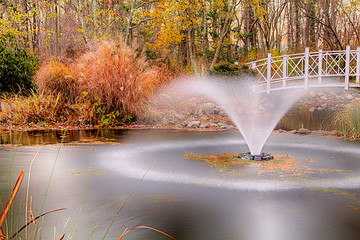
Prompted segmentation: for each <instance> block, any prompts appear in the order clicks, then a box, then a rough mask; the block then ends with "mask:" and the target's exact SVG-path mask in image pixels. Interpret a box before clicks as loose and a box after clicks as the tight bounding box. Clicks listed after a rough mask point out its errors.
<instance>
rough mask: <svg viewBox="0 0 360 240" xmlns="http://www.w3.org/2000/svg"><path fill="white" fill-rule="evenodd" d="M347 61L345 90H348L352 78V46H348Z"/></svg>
mask: <svg viewBox="0 0 360 240" xmlns="http://www.w3.org/2000/svg"><path fill="white" fill-rule="evenodd" d="M345 61H346V62H345V90H348V89H349V78H350V45H347V46H346V52H345Z"/></svg>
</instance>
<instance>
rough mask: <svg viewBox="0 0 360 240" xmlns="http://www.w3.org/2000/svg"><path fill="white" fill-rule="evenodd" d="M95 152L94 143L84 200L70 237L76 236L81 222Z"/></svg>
mask: <svg viewBox="0 0 360 240" xmlns="http://www.w3.org/2000/svg"><path fill="white" fill-rule="evenodd" d="M94 153H95V145H94V147H93V151H92V156H91V161H90V168H89V172H88V176H87V179H86V185H85V190H84V194H83V198H82V201H81V205H80V209H79V213H78V216H77V218H76V222H75V226H74V231H73V233H72V234H71V236H70V239H73V238H74V235H75V230H76V227H77V225H78V222H79V218H80V214H81V211H82V207H83V205H84V202H85V195H86V190H87V187H88V184H89V179H90V174H91V168H92V163H93V160H94Z"/></svg>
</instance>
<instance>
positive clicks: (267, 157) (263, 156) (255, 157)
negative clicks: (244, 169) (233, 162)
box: [238, 152, 274, 161]
mask: <svg viewBox="0 0 360 240" xmlns="http://www.w3.org/2000/svg"><path fill="white" fill-rule="evenodd" d="M238 158H241V159H244V160H247V159H250V160H255V161H262V160H271V159H274V157H273V156H272V155H271V154H269V153H261V154H260V155H254V154H251V153H250V152H247V153H240V154H239V156H238Z"/></svg>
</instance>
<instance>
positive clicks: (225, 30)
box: [210, 14, 232, 69]
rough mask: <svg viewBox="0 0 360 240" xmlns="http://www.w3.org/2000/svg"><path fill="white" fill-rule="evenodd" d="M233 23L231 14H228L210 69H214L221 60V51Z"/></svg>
mask: <svg viewBox="0 0 360 240" xmlns="http://www.w3.org/2000/svg"><path fill="white" fill-rule="evenodd" d="M231 21H232V19H231V18H230V14H228V15H227V16H226V19H225V24H224V26H223V28H222V29H221V34H220V38H219V41H218V44H217V46H216V50H215V55H214V58H213V60H212V62H211V65H210V69H212V68H213V67H214V65H215V64H216V62H217V60H218V58H219V55H220V50H221V47H222V44H223V42H224V39H225V36H226V34H227V33H228V31H229V29H230V25H231Z"/></svg>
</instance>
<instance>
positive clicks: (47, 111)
mask: <svg viewBox="0 0 360 240" xmlns="http://www.w3.org/2000/svg"><path fill="white" fill-rule="evenodd" d="M61 99H62V97H61V95H60V94H58V95H57V96H51V95H45V94H36V93H34V92H33V93H32V94H30V95H29V96H27V97H25V96H21V95H16V94H15V95H9V96H6V97H3V98H2V109H1V111H0V122H2V123H11V124H14V125H22V124H29V123H34V124H37V123H56V122H60V121H61V122H67V121H69V120H71V119H72V118H76V117H77V114H76V110H75V109H74V108H73V107H72V106H70V105H69V104H66V103H65V102H64V101H62V100H61Z"/></svg>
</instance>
